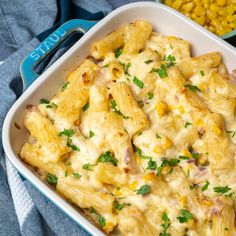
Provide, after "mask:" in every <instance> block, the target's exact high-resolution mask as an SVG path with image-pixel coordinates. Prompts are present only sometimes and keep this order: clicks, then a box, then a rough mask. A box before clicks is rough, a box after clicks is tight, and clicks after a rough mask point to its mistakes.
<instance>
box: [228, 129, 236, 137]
mask: <svg viewBox="0 0 236 236" xmlns="http://www.w3.org/2000/svg"><path fill="white" fill-rule="evenodd" d="M226 133H227V134H231V137H232V138H233V137H234V136H235V134H236V132H235V131H232V130H227V131H226Z"/></svg>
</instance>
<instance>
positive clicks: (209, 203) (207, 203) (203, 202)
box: [201, 199, 213, 207]
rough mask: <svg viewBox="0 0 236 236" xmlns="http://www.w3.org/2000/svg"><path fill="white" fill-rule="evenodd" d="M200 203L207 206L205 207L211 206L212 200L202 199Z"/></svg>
mask: <svg viewBox="0 0 236 236" xmlns="http://www.w3.org/2000/svg"><path fill="white" fill-rule="evenodd" d="M201 203H202V205H204V206H207V207H211V206H213V201H211V200H207V199H204V200H203V201H202V202H201Z"/></svg>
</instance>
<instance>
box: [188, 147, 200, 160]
mask: <svg viewBox="0 0 236 236" xmlns="http://www.w3.org/2000/svg"><path fill="white" fill-rule="evenodd" d="M188 151H189V152H190V153H191V155H192V158H194V159H197V158H199V157H200V153H198V152H195V151H194V150H193V147H192V146H190V147H189V148H188Z"/></svg>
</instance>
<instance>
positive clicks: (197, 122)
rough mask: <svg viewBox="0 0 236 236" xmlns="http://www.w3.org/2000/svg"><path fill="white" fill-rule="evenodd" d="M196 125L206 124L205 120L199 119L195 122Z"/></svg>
mask: <svg viewBox="0 0 236 236" xmlns="http://www.w3.org/2000/svg"><path fill="white" fill-rule="evenodd" d="M195 125H196V126H198V127H202V126H203V125H204V122H203V120H197V121H196V122H195Z"/></svg>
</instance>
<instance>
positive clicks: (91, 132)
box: [89, 130, 94, 138]
mask: <svg viewBox="0 0 236 236" xmlns="http://www.w3.org/2000/svg"><path fill="white" fill-rule="evenodd" d="M93 136H94V132H93V131H92V130H90V131H89V138H92V137H93Z"/></svg>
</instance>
